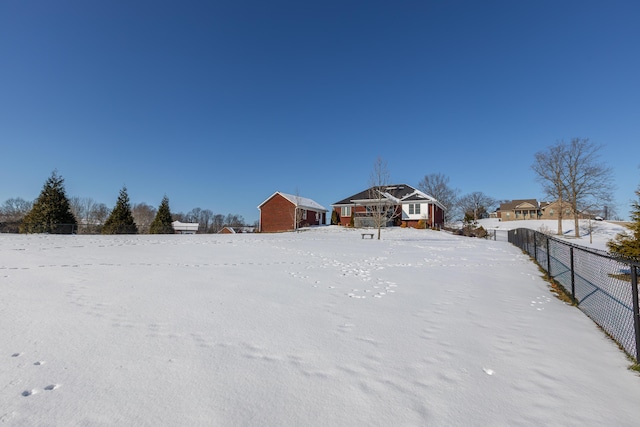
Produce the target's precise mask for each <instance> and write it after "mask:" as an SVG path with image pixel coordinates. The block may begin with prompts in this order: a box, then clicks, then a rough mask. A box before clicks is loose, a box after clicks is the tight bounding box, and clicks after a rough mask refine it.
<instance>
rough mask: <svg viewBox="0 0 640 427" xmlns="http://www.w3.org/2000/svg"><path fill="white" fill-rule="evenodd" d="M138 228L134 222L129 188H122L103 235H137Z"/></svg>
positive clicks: (103, 228)
mask: <svg viewBox="0 0 640 427" xmlns="http://www.w3.org/2000/svg"><path fill="white" fill-rule="evenodd" d="M137 232H138V227H137V226H136V223H135V221H134V220H133V214H132V213H131V204H130V203H129V195H128V194H127V187H122V190H120V195H119V196H118V201H117V202H116V206H115V207H114V208H113V210H112V211H111V214H110V215H109V218H107V220H106V221H105V223H104V226H103V227H102V234H136V233H137Z"/></svg>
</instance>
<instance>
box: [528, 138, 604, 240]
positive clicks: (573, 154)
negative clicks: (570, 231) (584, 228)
mask: <svg viewBox="0 0 640 427" xmlns="http://www.w3.org/2000/svg"><path fill="white" fill-rule="evenodd" d="M601 149H602V146H601V145H596V144H594V143H592V142H590V141H589V140H588V139H586V138H573V139H572V140H571V142H569V143H565V142H564V141H559V142H557V143H556V144H555V145H553V146H551V147H549V148H548V149H547V151H541V152H538V153H536V155H535V161H534V164H533V165H532V169H533V170H534V172H535V173H536V174H537V175H538V180H539V181H540V182H541V183H542V185H543V188H544V190H545V193H546V194H547V195H548V196H550V197H552V198H555V199H556V200H557V201H558V202H559V206H560V209H558V234H562V219H563V211H564V209H565V208H564V205H565V203H566V204H568V205H569V207H570V212H571V213H572V215H573V218H574V222H575V236H576V237H580V227H579V225H580V224H579V219H580V216H581V212H582V211H583V210H586V209H591V208H593V207H594V206H597V205H602V204H606V203H610V202H612V196H611V194H612V192H613V185H612V171H611V168H609V167H607V166H605V165H604V164H603V163H601V162H600V161H599V154H600V150H601Z"/></svg>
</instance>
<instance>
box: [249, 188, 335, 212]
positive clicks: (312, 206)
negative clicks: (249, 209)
mask: <svg viewBox="0 0 640 427" xmlns="http://www.w3.org/2000/svg"><path fill="white" fill-rule="evenodd" d="M276 194H279V195H281V196H282V197H284V198H285V199H287V200H288V201H290V202H291V203H292V204H293V205H294V206H295V207H297V208H302V209H306V210H308V211H316V212H328V210H327V209H326V208H325V207H324V206H322V205H321V204H320V203H317V202H316V201H314V200H311V199H308V198H306V197H300V196H294V195H293V194H287V193H282V192H280V191H276V192H275V193H273V194H272V195H271V196H269V197H267V199H266V200H265V201H264V202H262V203H260V206H258V209H260V207H261V206H262V205H264V204H265V203H267V202H268V201H269V200H271V198H272V197H273V196H275V195H276Z"/></svg>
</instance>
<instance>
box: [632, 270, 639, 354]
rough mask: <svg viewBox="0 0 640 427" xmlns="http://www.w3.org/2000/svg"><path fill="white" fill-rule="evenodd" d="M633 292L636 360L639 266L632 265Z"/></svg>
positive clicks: (637, 346)
mask: <svg viewBox="0 0 640 427" xmlns="http://www.w3.org/2000/svg"><path fill="white" fill-rule="evenodd" d="M631 292H632V293H633V295H632V297H633V327H634V329H635V332H636V362H638V359H639V358H640V309H639V308H638V267H636V266H635V265H632V266H631Z"/></svg>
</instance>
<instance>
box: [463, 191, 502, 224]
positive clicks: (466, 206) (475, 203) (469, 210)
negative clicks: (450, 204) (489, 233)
mask: <svg viewBox="0 0 640 427" xmlns="http://www.w3.org/2000/svg"><path fill="white" fill-rule="evenodd" d="M495 204H496V200H495V199H494V198H493V197H490V196H487V195H486V194H484V193H483V192H481V191H474V192H473V193H469V194H467V195H464V196H462V197H461V198H460V200H459V205H460V208H461V209H462V211H463V212H464V214H465V215H470V216H472V217H473V220H474V221H477V220H478V218H480V215H481V214H483V213H486V212H488V211H489V209H490V208H491V207H493V206H494V205H495Z"/></svg>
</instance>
